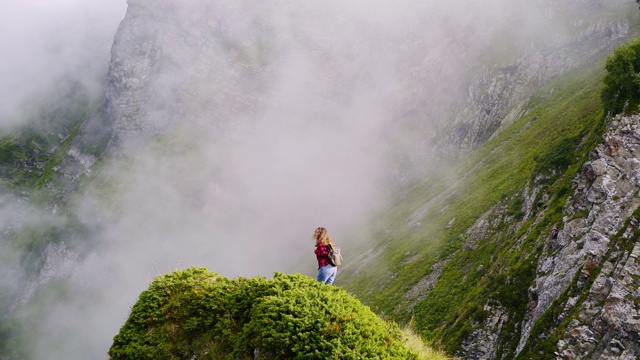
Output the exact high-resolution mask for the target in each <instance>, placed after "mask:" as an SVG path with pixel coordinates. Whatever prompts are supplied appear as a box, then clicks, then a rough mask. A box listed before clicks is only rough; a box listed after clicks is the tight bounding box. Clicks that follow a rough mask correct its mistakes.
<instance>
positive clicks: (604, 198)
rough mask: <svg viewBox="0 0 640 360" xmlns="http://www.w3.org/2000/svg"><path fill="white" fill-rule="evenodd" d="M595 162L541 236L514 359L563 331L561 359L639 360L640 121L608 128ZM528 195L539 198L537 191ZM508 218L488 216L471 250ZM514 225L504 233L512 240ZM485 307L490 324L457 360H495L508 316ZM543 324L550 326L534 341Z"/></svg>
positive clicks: (619, 121)
mask: <svg viewBox="0 0 640 360" xmlns="http://www.w3.org/2000/svg"><path fill="white" fill-rule="evenodd" d="M590 158H591V160H590V161H588V162H587V163H585V164H584V166H583V168H582V171H581V172H580V173H579V174H578V176H577V177H576V178H575V179H574V181H573V187H574V193H573V195H572V196H571V197H570V198H569V199H568V200H567V203H566V205H565V208H564V210H563V212H564V217H563V221H562V224H561V226H558V231H557V232H555V231H554V232H551V233H550V234H548V235H547V234H544V236H543V238H544V240H546V242H545V244H544V248H543V250H542V252H541V256H540V257H539V258H538V260H537V262H538V265H537V270H536V276H535V280H534V283H533V284H531V287H530V288H529V305H528V310H527V313H526V315H525V316H524V320H523V321H522V323H521V324H520V328H521V330H520V331H521V332H520V336H519V341H518V347H517V349H516V353H520V352H521V351H522V350H523V349H524V348H525V346H528V345H529V346H530V345H531V342H539V341H542V340H543V339H544V338H545V337H547V336H549V335H550V333H547V332H545V331H552V332H553V331H555V332H557V331H560V332H561V333H562V334H563V335H562V336H561V339H560V340H559V341H558V342H557V344H556V346H557V351H556V352H555V354H556V358H557V359H578V358H585V357H584V356H587V355H588V356H589V358H593V359H637V358H639V357H640V346H638V344H639V342H638V340H639V339H640V306H639V305H638V304H639V303H640V292H639V290H638V289H639V288H640V276H639V275H640V264H639V261H638V256H639V255H640V243H639V242H638V239H639V238H640V230H638V226H639V225H640V214H639V211H638V209H639V208H640V198H639V197H638V192H639V191H640V116H638V115H634V116H628V117H622V116H618V117H616V118H614V119H613V120H611V121H610V123H609V127H608V131H607V133H606V135H605V137H604V139H603V142H602V143H601V144H600V145H599V146H598V147H597V148H596V149H595V150H594V151H593V152H592V153H591V154H590ZM525 193H526V194H525V197H526V198H527V199H533V198H535V197H536V191H535V189H527V190H526V191H525ZM504 216H505V214H504V209H503V208H501V207H497V208H494V209H493V210H491V211H490V212H488V213H486V214H484V215H483V217H482V218H481V219H479V220H478V221H477V222H476V224H475V225H474V226H473V227H472V228H471V229H470V230H469V231H468V237H467V246H469V247H470V248H473V246H474V244H475V243H476V242H477V241H478V239H484V238H487V236H488V234H487V233H486V231H487V228H488V224H489V222H490V221H499V220H500V219H502V218H504ZM528 216H529V215H528V214H526V215H525V219H526V218H527V217H528ZM512 223H513V222H512ZM517 224H518V223H517V222H515V223H513V225H512V228H511V229H508V230H506V231H510V232H512V233H513V232H514V231H513V229H514V228H517V226H518V225H517ZM490 236H496V235H495V234H490ZM484 306H485V311H486V312H488V314H489V315H488V316H487V319H486V320H484V321H483V322H482V323H476V324H475V325H474V331H473V332H472V333H470V334H469V335H468V336H467V337H466V338H465V340H464V342H463V344H462V346H461V348H462V350H461V351H460V352H459V353H458V354H457V355H458V356H460V357H462V358H464V359H495V358H497V357H496V353H497V351H496V349H497V347H498V345H499V338H500V336H503V335H504V334H502V324H504V323H505V322H506V321H507V319H508V318H509V314H508V313H507V312H505V311H500V308H499V307H496V305H495V304H485V305H484ZM550 312H551V313H553V314H554V315H553V316H551V315H550V314H549V313H550ZM543 317H546V318H545V319H549V318H551V319H552V323H550V324H547V325H546V326H547V328H546V330H543V331H542V333H540V330H536V331H535V338H534V339H532V336H533V335H532V332H533V331H534V330H533V329H534V326H535V325H536V322H541V321H543V320H542V318H543ZM544 321H548V320H544ZM538 325H539V324H538ZM541 328H543V329H544V325H543V326H542V327H541Z"/></svg>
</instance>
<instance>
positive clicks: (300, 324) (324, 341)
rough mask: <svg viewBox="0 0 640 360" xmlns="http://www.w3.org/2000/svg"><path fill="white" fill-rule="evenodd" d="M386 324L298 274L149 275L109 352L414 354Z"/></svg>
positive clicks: (151, 355) (138, 355)
mask: <svg viewBox="0 0 640 360" xmlns="http://www.w3.org/2000/svg"><path fill="white" fill-rule="evenodd" d="M402 341H403V335H402V333H401V332H400V330H399V329H398V327H397V326H396V325H394V324H390V323H387V322H384V321H382V320H380V319H379V318H378V317H377V316H376V315H375V314H374V313H373V312H371V310H369V308H368V307H366V306H364V305H362V304H361V303H360V302H359V301H358V300H356V299H355V298H353V297H351V296H350V295H349V294H347V292H346V291H344V290H342V289H340V288H338V287H334V286H326V285H323V284H321V283H319V282H317V281H315V280H313V279H311V278H309V277H306V276H302V275H299V274H297V275H285V274H275V277H274V279H272V280H268V279H265V278H260V277H256V278H252V279H245V278H238V279H227V278H225V277H222V276H219V275H217V274H214V273H212V272H209V271H207V270H206V269H202V268H189V269H186V270H181V271H176V272H173V273H171V274H167V275H163V276H159V277H157V278H156V279H155V280H154V281H153V282H152V283H151V285H150V287H149V289H148V290H146V291H144V292H142V294H141V295H140V297H139V299H138V301H137V303H136V304H135V305H134V306H133V308H132V310H131V314H130V316H129V319H128V320H127V321H126V323H125V324H124V326H123V327H122V328H121V329H120V333H119V334H118V335H116V336H115V338H114V342H113V345H112V347H111V349H110V350H109V355H110V356H111V358H113V359H175V358H179V359H186V358H189V359H253V358H255V357H256V355H257V358H259V359H416V358H417V356H416V354H414V353H412V352H410V351H409V350H407V349H406V348H405V347H404V346H403V343H402Z"/></svg>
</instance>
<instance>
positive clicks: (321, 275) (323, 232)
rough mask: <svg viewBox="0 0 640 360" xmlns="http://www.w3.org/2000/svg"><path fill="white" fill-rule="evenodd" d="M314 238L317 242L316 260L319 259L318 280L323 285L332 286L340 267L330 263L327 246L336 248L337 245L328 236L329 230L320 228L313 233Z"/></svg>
mask: <svg viewBox="0 0 640 360" xmlns="http://www.w3.org/2000/svg"><path fill="white" fill-rule="evenodd" d="M313 238H314V239H315V240H316V248H315V250H314V252H315V253H316V258H317V259H318V276H316V279H317V280H318V281H320V282H321V283H324V284H328V285H331V284H332V283H333V280H334V279H335V278H336V274H338V267H337V266H333V265H331V264H330V263H329V249H328V248H327V246H331V247H333V248H335V246H336V245H335V244H334V243H333V241H332V240H331V239H330V238H329V235H327V229H325V228H323V227H319V228H317V229H316V231H315V233H313Z"/></svg>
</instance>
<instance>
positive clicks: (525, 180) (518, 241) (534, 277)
mask: <svg viewBox="0 0 640 360" xmlns="http://www.w3.org/2000/svg"><path fill="white" fill-rule="evenodd" d="M603 67H604V65H603V61H600V62H599V63H598V64H596V65H594V66H591V67H589V68H583V69H580V70H576V71H573V72H571V73H570V74H569V75H567V76H564V77H562V78H561V79H559V80H556V81H554V82H552V83H551V84H550V85H549V86H547V87H546V88H543V89H541V90H539V91H538V94H537V96H535V97H534V98H532V100H531V101H530V102H529V104H528V105H527V107H526V109H527V114H526V115H525V116H523V117H522V118H521V119H519V120H518V121H516V122H515V123H514V124H513V125H512V126H510V127H509V128H507V129H506V130H504V131H503V132H501V133H500V134H498V135H497V136H495V137H494V138H493V139H492V140H491V141H489V142H488V143H487V144H486V145H484V146H483V147H481V148H480V149H479V150H478V151H477V152H476V153H475V154H472V155H471V156H470V158H469V160H468V161H467V162H466V163H465V164H463V165H461V166H460V167H459V168H458V173H459V174H460V175H459V178H461V179H462V180H459V181H458V182H455V183H451V182H450V183H449V184H448V185H447V179H446V178H445V179H444V180H442V179H438V177H437V176H433V177H432V178H430V179H426V180H425V182H424V183H423V184H421V185H418V186H417V187H416V188H415V189H413V190H412V191H410V192H409V193H408V194H407V195H406V199H409V201H399V202H398V205H397V206H396V207H395V208H394V209H392V212H391V214H389V215H386V216H382V217H381V220H380V221H379V222H380V223H382V224H383V225H382V226H380V227H379V232H378V237H377V239H376V240H377V242H378V244H379V245H378V246H377V247H376V248H374V249H372V250H370V251H365V250H361V251H363V253H365V256H362V257H361V258H359V259H357V260H354V261H353V263H357V264H358V265H357V266H355V265H354V266H352V267H350V268H348V269H345V271H343V277H344V278H347V280H345V282H346V284H345V285H344V286H345V287H346V288H347V289H349V290H351V291H354V292H355V293H356V294H357V296H358V297H359V298H361V299H364V300H365V302H366V303H368V304H370V305H371V306H372V307H373V308H374V309H375V310H376V311H379V312H382V313H386V314H393V315H394V316H395V317H398V318H400V319H405V321H407V320H409V319H410V318H412V319H413V321H414V322H415V324H416V327H417V328H418V331H419V332H420V333H421V334H422V335H423V336H425V337H426V338H428V339H431V340H432V341H436V342H439V343H441V344H442V345H443V346H444V347H445V348H446V349H447V350H448V351H449V352H451V353H452V354H453V353H455V354H456V355H459V356H461V357H463V358H468V359H480V358H492V359H496V358H497V359H511V358H515V357H516V356H517V355H519V356H520V357H522V358H523V359H527V358H538V357H539V358H541V359H545V358H550V357H554V356H555V355H554V353H555V352H558V353H562V352H563V351H566V353H565V355H562V356H570V355H569V354H571V351H573V354H584V353H585V351H584V349H588V351H589V352H591V351H593V352H594V354H595V353H597V354H610V353H615V349H617V347H616V346H617V345H616V344H614V343H613V342H612V343H607V341H609V339H611V338H617V339H619V340H616V341H620V342H621V343H624V344H625V345H623V346H622V347H620V348H621V349H622V348H627V349H628V352H627V353H631V354H635V356H638V354H637V352H636V350H634V348H633V346H632V347H629V344H630V343H632V342H633V339H635V336H637V330H635V329H634V328H633V325H632V324H633V321H632V320H626V321H623V323H626V324H629V326H631V328H629V329H628V330H625V331H617V330H612V329H615V328H616V325H615V324H610V326H608V327H607V326H605V328H607V329H609V330H606V329H605V330H603V329H599V330H598V329H595V328H597V325H596V324H597V321H596V320H593V321H592V322H591V321H584V317H583V316H582V317H580V318H581V319H582V321H583V323H580V324H578V323H575V321H574V322H573V323H571V324H570V325H567V322H569V320H571V318H572V316H573V317H575V316H577V315H576V314H578V313H580V314H584V313H585V312H587V313H588V312H589V310H588V309H591V310H593V311H595V312H597V311H600V310H602V308H601V307H597V306H596V307H595V310H594V309H593V304H592V305H589V304H590V303H589V302H586V303H583V302H584V301H585V299H587V298H589V296H591V297H594V296H595V297H600V298H601V300H602V299H604V298H608V296H609V292H608V291H607V290H602V289H600V290H598V289H592V288H591V285H592V284H598V286H600V287H602V285H601V284H602V282H603V281H604V282H606V281H605V280H602V278H600V280H599V281H595V282H594V279H596V273H597V272H598V271H599V269H600V268H607V269H608V272H607V274H609V275H607V276H611V275H612V274H613V273H614V272H615V271H617V272H620V271H622V270H621V269H622V268H625V266H626V267H629V268H631V269H633V268H634V265H633V261H631V262H629V263H628V264H627V265H625V264H626V263H627V261H626V260H624V259H625V258H626V257H628V256H629V254H630V251H631V247H629V246H631V245H630V244H631V243H629V241H631V242H633V240H630V239H633V235H632V230H631V229H627V225H625V224H626V223H631V224H633V223H634V221H635V220H630V219H631V218H632V217H631V215H632V214H633V213H634V210H635V209H636V208H638V205H639V204H640V202H639V201H638V198H637V191H638V184H637V183H636V180H631V179H635V178H636V170H635V169H636V167H635V166H636V165H634V164H637V163H638V160H637V158H636V157H635V155H631V154H634V151H636V150H635V149H636V146H637V145H636V140H635V136H637V134H636V133H635V131H636V130H635V127H634V126H635V125H634V124H635V122H636V120H635V118H633V117H632V118H622V119H620V118H618V119H615V120H613V121H605V119H604V114H603V111H602V105H601V102H600V90H601V79H602V75H603V72H602V70H600V69H602V68H603ZM623 134H625V135H624V138H623V137H622V135H623ZM603 136H604V137H603ZM614 136H616V137H618V138H620V140H621V142H622V144H625V145H624V146H623V147H621V148H619V149H618V152H616V153H615V154H611V153H607V152H606V149H607V148H608V144H607V141H609V140H610V139H611V138H613V137H614ZM594 169H597V170H594ZM619 209H624V211H622V212H619ZM623 226H624V229H627V230H626V233H627V235H624V236H623V235H622V233H624V231H623V232H622V233H620V234H618V235H616V233H618V231H622V230H623ZM554 227H557V229H559V235H557V238H554V237H552V236H551V235H549V233H550V231H551V230H552V229H553V228H554ZM630 231H631V233H629V232H630ZM623 238H624V239H625V240H622V239H623ZM613 239H621V240H615V241H614V240H613ZM619 243H624V244H627V245H625V246H627V247H626V248H625V249H626V250H625V251H623V250H622V248H623V247H624V246H622V245H618V244H619ZM616 249H617V250H616ZM611 254H616V256H615V260H609V259H611V256H612V255H611ZM361 261H362V262H366V263H367V264H377V265H376V266H367V265H364V266H362V265H361V264H360V262H361ZM620 261H621V262H620ZM618 263H619V264H620V265H619V267H620V268H618V269H617V270H614V268H615V266H613V265H612V264H614V265H615V264H618ZM380 264H382V266H380ZM594 269H595V270H594ZM580 274H583V275H581V276H582V277H581V276H579V275H580ZM591 274H593V278H592V279H590V278H589V276H590V275H591ZM574 275H575V276H574ZM585 276H586V277H585ZM604 276H605V275H602V277H604ZM587 279H590V280H589V281H587ZM630 283H633V281H627V282H626V284H627V285H628V284H630ZM636 286H637V284H636ZM594 287H595V286H594ZM623 287H624V286H623ZM624 288H625V289H626V290H625V291H627V292H626V294H629V295H628V296H626V297H625V296H623V298H626V300H624V301H623V303H624V304H628V301H631V303H633V296H635V295H631V294H633V292H632V291H631V292H630V291H629V289H630V288H629V287H628V286H627V287H624ZM619 291H622V290H619ZM594 293H595V294H596V295H594ZM622 293H624V291H622ZM398 294H400V295H398ZM580 294H583V296H582V297H580ZM612 296H613V300H609V301H612V302H614V303H615V301H616V300H615V299H620V295H617V296H614V295H612ZM629 296H631V297H629ZM563 299H564V300H563ZM568 299H571V300H570V301H569V300H568ZM554 301H556V302H554ZM581 306H582V307H584V308H585V309H584V310H582V312H580V311H578V309H579V308H580V307H581ZM625 309H626V310H625V311H626V312H625V315H624V316H629V317H633V316H635V315H634V313H635V311H636V310H633V306H631V307H630V308H629V307H626V308H625ZM602 311H603V312H604V313H606V309H605V310H602ZM623 312H624V311H623ZM567 314H569V316H567ZM598 316H599V317H598V319H603V318H606V314H605V315H598ZM592 317H593V316H592ZM629 319H630V318H629ZM563 320H566V321H565V322H563ZM601 323H602V322H601ZM580 326H582V327H580ZM577 328H580V329H582V331H585V332H586V333H588V334H595V335H593V336H594V337H596V338H597V339H596V340H597V341H600V340H601V339H604V340H603V342H602V343H600V345H598V348H597V349H593V348H590V347H589V346H590V345H587V344H586V343H584V342H580V341H577V343H576V337H575V336H574V335H567V336H569V337H570V338H571V339H573V340H572V341H569V340H567V339H566V338H565V339H564V340H562V338H563V336H564V334H574V333H575V331H574V332H572V331H571V330H572V329H577ZM599 331H600V332H599ZM551 334H554V335H553V336H550V335H551ZM597 334H605V335H604V337H600V338H598V336H601V335H597ZM620 339H622V340H620ZM561 340H562V341H561ZM584 341H586V340H584ZM597 341H596V343H597ZM567 344H569V345H567Z"/></svg>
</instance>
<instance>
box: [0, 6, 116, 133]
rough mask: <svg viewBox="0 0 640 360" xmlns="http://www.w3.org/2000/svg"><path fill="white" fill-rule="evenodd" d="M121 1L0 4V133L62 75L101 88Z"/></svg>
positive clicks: (51, 87)
mask: <svg viewBox="0 0 640 360" xmlns="http://www.w3.org/2000/svg"><path fill="white" fill-rule="evenodd" d="M125 10H126V4H125V1H124V0H91V1H81V0H52V1H44V0H43V1H34V0H28V1H18V0H6V1H2V3H0V47H1V52H2V61H0V78H2V82H1V83H0V129H1V128H3V127H6V126H8V125H12V124H16V123H18V122H20V121H21V120H22V119H21V112H22V111H23V110H24V108H23V107H24V106H26V104H27V103H28V102H29V101H30V100H32V99H33V97H34V96H40V95H42V94H43V93H44V92H48V91H52V89H53V88H54V86H55V84H56V82H58V81H60V78H61V77H69V78H71V79H74V80H78V81H81V82H82V83H84V85H85V86H87V87H88V88H89V89H91V90H92V91H93V93H94V94H97V93H99V92H100V91H101V90H102V86H103V84H104V83H103V79H104V77H105V75H106V72H107V68H108V60H109V51H110V48H111V45H112V43H113V34H114V32H115V30H116V28H117V26H118V24H119V22H120V20H121V19H122V18H123V16H124V13H125Z"/></svg>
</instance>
